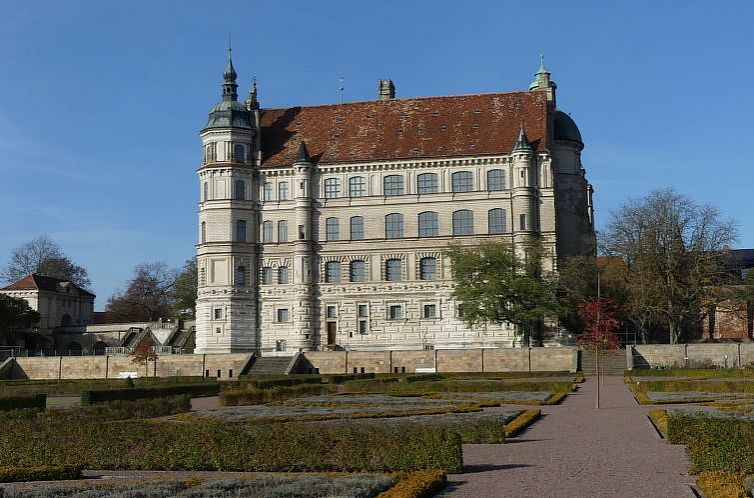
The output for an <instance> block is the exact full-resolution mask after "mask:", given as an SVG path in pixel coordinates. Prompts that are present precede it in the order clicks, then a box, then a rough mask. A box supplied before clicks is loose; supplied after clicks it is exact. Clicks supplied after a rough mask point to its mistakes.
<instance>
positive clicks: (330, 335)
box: [327, 322, 338, 346]
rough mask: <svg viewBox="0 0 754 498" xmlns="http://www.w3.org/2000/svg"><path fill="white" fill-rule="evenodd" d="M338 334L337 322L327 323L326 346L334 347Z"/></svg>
mask: <svg viewBox="0 0 754 498" xmlns="http://www.w3.org/2000/svg"><path fill="white" fill-rule="evenodd" d="M337 332H338V323H337V322H327V345H328V346H334V345H335V336H336V335H337Z"/></svg>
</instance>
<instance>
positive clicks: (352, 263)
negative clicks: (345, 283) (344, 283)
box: [348, 259, 367, 282]
mask: <svg viewBox="0 0 754 498" xmlns="http://www.w3.org/2000/svg"><path fill="white" fill-rule="evenodd" d="M357 263H361V264H360V265H359V266H361V268H360V270H359V271H360V272H361V278H354V275H357V273H356V272H354V268H355V267H356V266H357V265H356V264H357ZM348 280H349V281H350V282H366V281H367V263H366V261H364V260H363V259H354V260H353V261H349V262H348Z"/></svg>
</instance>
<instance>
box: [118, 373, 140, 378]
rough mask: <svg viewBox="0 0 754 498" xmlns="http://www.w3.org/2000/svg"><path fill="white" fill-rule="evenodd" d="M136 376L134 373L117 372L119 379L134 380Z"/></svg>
mask: <svg viewBox="0 0 754 498" xmlns="http://www.w3.org/2000/svg"><path fill="white" fill-rule="evenodd" d="M138 376H139V375H138V374H137V373H136V372H118V378H119V379H135V378H137V377H138Z"/></svg>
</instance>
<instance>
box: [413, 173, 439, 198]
mask: <svg viewBox="0 0 754 498" xmlns="http://www.w3.org/2000/svg"><path fill="white" fill-rule="evenodd" d="M437 185H438V184H437V173H422V174H421V175H419V176H417V177H416V193H417V194H435V193H437Z"/></svg>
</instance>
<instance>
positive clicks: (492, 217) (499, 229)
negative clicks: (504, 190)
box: [487, 208, 506, 235]
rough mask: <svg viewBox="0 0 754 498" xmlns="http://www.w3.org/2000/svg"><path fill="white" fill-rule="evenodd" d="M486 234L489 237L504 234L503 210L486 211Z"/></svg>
mask: <svg viewBox="0 0 754 498" xmlns="http://www.w3.org/2000/svg"><path fill="white" fill-rule="evenodd" d="M487 228H488V230H487V232H488V233H489V234H490V235H495V234H501V233H505V229H506V226H505V209H499V208H496V209H490V210H489V211H487Z"/></svg>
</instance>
